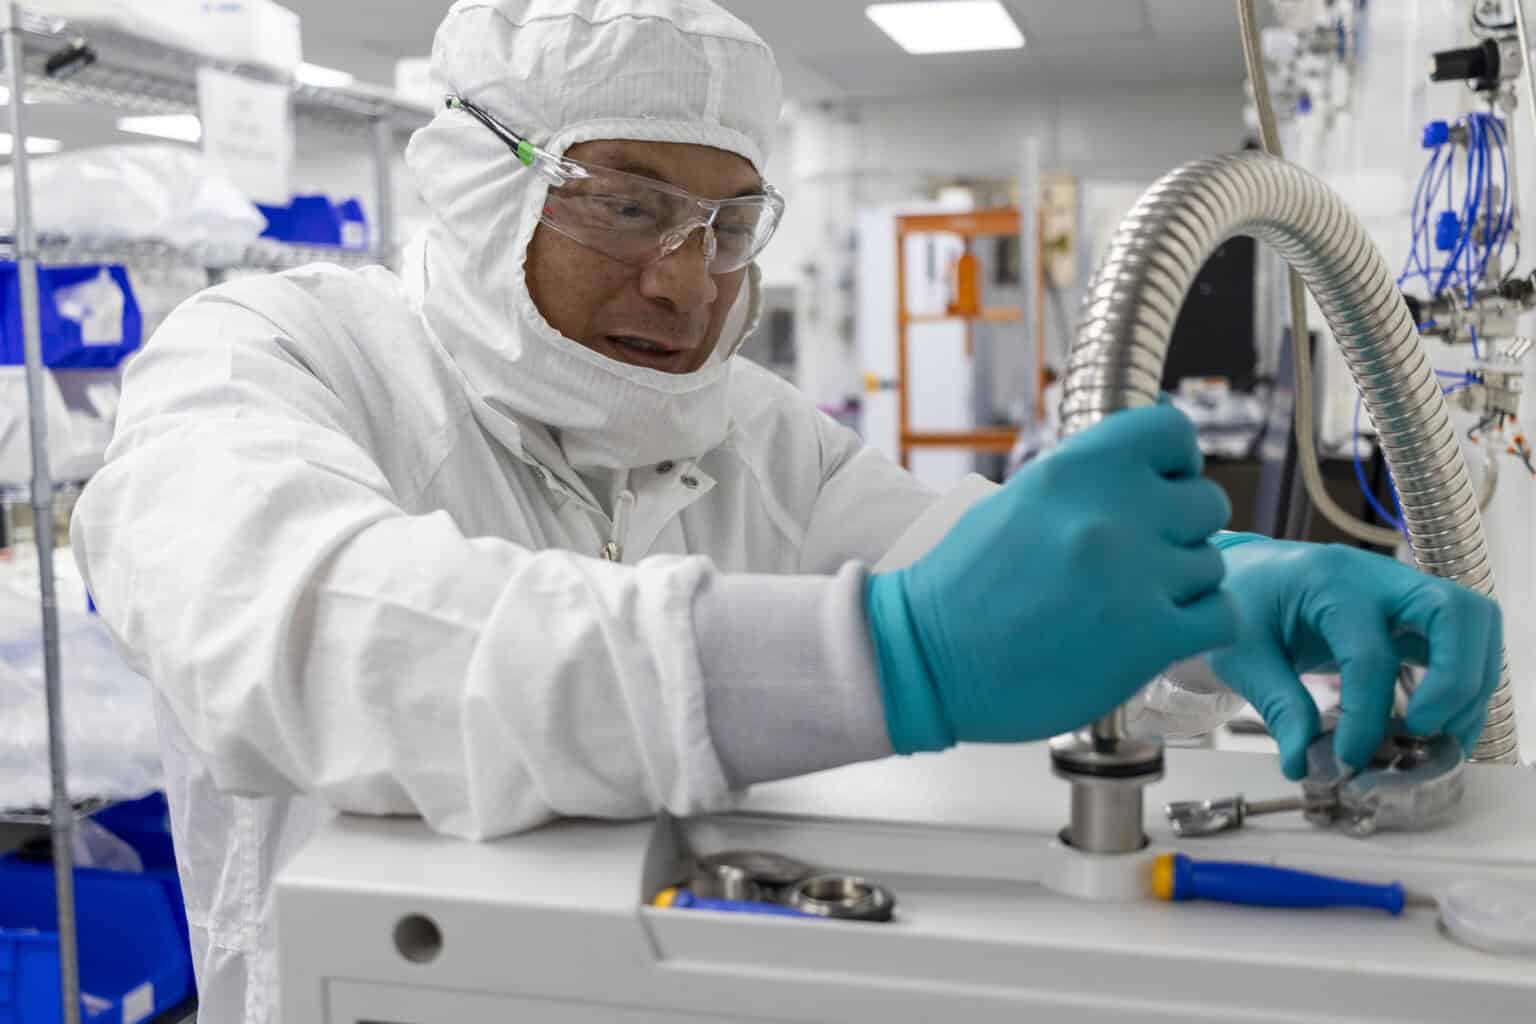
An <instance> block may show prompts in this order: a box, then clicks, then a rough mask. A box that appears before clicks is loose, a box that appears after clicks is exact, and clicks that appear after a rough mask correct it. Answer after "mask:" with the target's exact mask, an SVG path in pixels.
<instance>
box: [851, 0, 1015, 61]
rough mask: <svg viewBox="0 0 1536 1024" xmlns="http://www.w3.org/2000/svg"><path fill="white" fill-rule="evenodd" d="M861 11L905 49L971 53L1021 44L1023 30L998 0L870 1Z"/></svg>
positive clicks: (910, 50) (1010, 47) (911, 51)
mask: <svg viewBox="0 0 1536 1024" xmlns="http://www.w3.org/2000/svg"><path fill="white" fill-rule="evenodd" d="M864 13H865V14H866V15H868V17H869V20H870V21H873V22H874V23H875V24H876V25H877V26H879V27H880V30H881V31H882V32H884V33H885V34H886V35H888V36H890V37H891V38H892V39H893V40H895V41H896V45H897V46H900V47H901V48H902V49H903V50H906V51H907V52H908V53H974V52H977V51H979V50H1017V49H1020V48H1021V47H1023V45H1024V33H1023V32H1020V31H1019V26H1018V25H1016V24H1015V23H1014V20H1013V18H1011V17H1009V15H1008V11H1007V9H1005V8H1004V7H1003V5H1002V4H1001V3H999V2H998V0H929V2H924V3H894V4H871V5H869V6H868V7H866V8H864Z"/></svg>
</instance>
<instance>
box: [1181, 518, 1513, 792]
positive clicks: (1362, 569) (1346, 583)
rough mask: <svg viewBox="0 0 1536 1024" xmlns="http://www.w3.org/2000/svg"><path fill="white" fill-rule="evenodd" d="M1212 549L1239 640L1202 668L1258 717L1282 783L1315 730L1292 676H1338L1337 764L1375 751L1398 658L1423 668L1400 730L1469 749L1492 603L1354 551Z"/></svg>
mask: <svg viewBox="0 0 1536 1024" xmlns="http://www.w3.org/2000/svg"><path fill="white" fill-rule="evenodd" d="M1213 543H1214V544H1215V545H1216V546H1217V547H1218V548H1221V549H1222V558H1223V560H1224V561H1225V562H1226V566H1227V575H1226V582H1225V584H1224V589H1225V590H1227V592H1228V593H1230V594H1231V595H1232V596H1233V597H1234V598H1235V599H1236V601H1237V606H1238V616H1239V626H1238V630H1239V632H1238V641H1237V643H1236V644H1234V645H1233V646H1231V647H1228V648H1224V649H1222V650H1219V651H1214V652H1212V653H1211V654H1210V655H1209V660H1210V664H1211V668H1212V669H1213V670H1214V671H1215V672H1216V674H1217V675H1219V676H1220V677H1221V678H1222V679H1223V680H1224V681H1225V682H1226V683H1227V685H1229V686H1231V687H1232V688H1233V689H1234V690H1236V691H1237V692H1238V693H1240V694H1242V695H1243V696H1244V697H1245V698H1247V699H1248V701H1249V702H1250V703H1252V704H1253V706H1254V707H1255V708H1257V709H1258V710H1259V713H1260V714H1262V715H1263V716H1264V721H1265V722H1266V723H1267V724H1268V726H1269V730H1270V732H1271V733H1272V734H1273V735H1274V737H1275V739H1276V741H1277V742H1278V743H1279V744H1280V757H1281V767H1282V768H1283V769H1284V771H1285V774H1286V775H1287V777H1289V778H1292V779H1300V778H1301V777H1302V776H1303V775H1305V774H1306V770H1307V745H1308V744H1309V743H1311V741H1312V740H1313V739H1314V738H1315V737H1316V736H1317V733H1318V729H1319V722H1318V712H1317V706H1316V705H1315V704H1313V702H1312V698H1311V697H1310V696H1309V695H1308V694H1307V691H1306V689H1305V688H1304V687H1303V686H1302V685H1301V680H1300V679H1299V678H1297V674H1298V673H1300V672H1310V671H1315V670H1319V669H1325V668H1328V667H1337V669H1338V671H1339V673H1340V675H1341V676H1342V677H1343V689H1342V698H1341V704H1342V714H1341V716H1340V719H1339V725H1338V730H1337V732H1336V734H1335V736H1334V748H1335V750H1336V751H1337V752H1338V755H1339V757H1340V759H1342V760H1343V761H1344V762H1345V763H1347V764H1350V765H1353V766H1355V767H1364V766H1365V765H1366V764H1367V763H1368V762H1369V760H1370V757H1371V754H1372V753H1373V752H1374V751H1375V749H1376V747H1377V746H1378V745H1379V744H1380V743H1381V741H1382V739H1383V737H1384V735H1385V731H1386V726H1387V722H1388V719H1389V717H1390V715H1391V712H1392V700H1393V696H1394V692H1395V689H1396V684H1397V673H1398V668H1399V666H1400V665H1401V663H1402V662H1409V663H1411V664H1416V665H1425V666H1428V668H1429V672H1428V674H1427V675H1426V676H1425V677H1424V681H1423V682H1422V684H1420V686H1419V687H1418V689H1416V690H1415V691H1414V694H1413V698H1412V699H1411V700H1410V701H1409V704H1408V712H1407V716H1406V723H1405V724H1406V725H1407V727H1408V729H1409V730H1410V731H1412V732H1414V733H1416V734H1419V735H1423V736H1430V735H1435V734H1437V733H1449V734H1450V735H1452V736H1454V737H1456V739H1457V740H1458V741H1459V742H1460V743H1461V747H1462V749H1463V750H1464V751H1466V752H1467V753H1468V754H1470V753H1471V751H1472V748H1473V746H1474V745H1475V744H1476V742H1477V737H1478V734H1479V733H1481V732H1482V729H1483V721H1484V719H1485V718H1486V717H1487V709H1488V700H1489V698H1490V697H1491V696H1492V695H1493V690H1494V687H1495V686H1497V685H1498V681H1499V670H1500V668H1501V666H1502V663H1503V652H1504V642H1503V636H1504V633H1503V620H1502V617H1501V615H1500V612H1499V606H1498V605H1497V604H1495V603H1494V602H1493V601H1491V600H1489V599H1488V598H1486V597H1483V596H1481V595H1479V594H1475V593H1473V592H1472V591H1470V590H1468V589H1466V588H1465V587H1463V586H1461V585H1460V584H1457V583H1454V582H1452V581H1450V580H1445V579H1439V578H1437V577H1434V576H1429V575H1426V574H1424V573H1421V572H1419V571H1418V570H1416V569H1413V568H1411V567H1409V566H1406V565H1403V564H1402V563H1400V562H1396V561H1393V560H1392V559H1390V558H1385V557H1383V556H1381V555H1373V554H1370V553H1369V552H1365V551H1361V550H1359V549H1356V548H1349V547H1341V546H1337V545H1320V544H1302V543H1297V542H1294V541H1277V540H1270V539H1269V538H1267V537H1259V536H1256V535H1254V534H1241V533H1237V534H1224V535H1221V536H1218V537H1215V538H1213Z"/></svg>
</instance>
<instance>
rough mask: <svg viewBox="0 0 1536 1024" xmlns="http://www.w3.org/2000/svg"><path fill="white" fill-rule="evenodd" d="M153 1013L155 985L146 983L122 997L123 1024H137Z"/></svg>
mask: <svg viewBox="0 0 1536 1024" xmlns="http://www.w3.org/2000/svg"><path fill="white" fill-rule="evenodd" d="M154 1012H155V985H154V982H151V981H146V982H145V983H144V984H142V985H140V986H139V987H138V988H136V989H134V990H133V991H132V992H129V993H128V994H127V995H125V996H123V1024H139V1021H141V1020H148V1019H149V1018H150V1016H152V1015H153V1014H154Z"/></svg>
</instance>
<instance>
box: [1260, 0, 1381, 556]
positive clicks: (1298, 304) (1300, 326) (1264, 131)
mask: <svg viewBox="0 0 1536 1024" xmlns="http://www.w3.org/2000/svg"><path fill="white" fill-rule="evenodd" d="M1237 21H1238V27H1239V30H1240V35H1241V38H1242V42H1243V64H1244V66H1245V67H1246V68H1247V69H1248V83H1249V85H1251V86H1252V87H1253V105H1254V109H1255V110H1256V111H1257V113H1258V115H1259V138H1260V140H1261V141H1262V142H1263V145H1264V152H1266V153H1268V154H1270V155H1271V156H1279V157H1283V156H1285V153H1284V151H1283V150H1282V149H1281V148H1280V126H1279V124H1278V122H1277V121H1276V120H1275V104H1274V100H1273V98H1272V97H1271V96H1270V93H1269V76H1268V74H1266V73H1265V70H1264V54H1263V47H1262V44H1261V42H1260V37H1259V19H1258V15H1257V14H1256V13H1255V12H1254V9H1253V0H1237ZM1286 284H1287V286H1288V289H1289V292H1290V295H1289V297H1290V310H1291V371H1292V375H1293V377H1294V378H1295V391H1294V394H1295V398H1296V415H1295V416H1294V417H1293V418H1294V420H1295V424H1296V429H1295V432H1296V466H1297V468H1298V469H1299V470H1300V471H1301V482H1302V485H1303V486H1304V487H1305V488H1306V491H1307V498H1308V499H1309V500H1310V501H1311V502H1312V505H1313V507H1314V508H1316V509H1317V510H1318V512H1320V513H1322V516H1323V518H1324V519H1326V520H1328V521H1329V522H1330V523H1332V524H1333V525H1334V527H1335V528H1336V529H1338V530H1339V531H1341V532H1342V533H1343V534H1344V535H1345V536H1347V537H1353V538H1355V539H1356V540H1363V541H1365V542H1366V543H1367V544H1375V545H1376V546H1378V547H1384V548H1387V549H1388V550H1395V549H1396V548H1397V545H1398V543H1399V542H1400V541H1401V540H1402V538H1401V537H1400V536H1398V533H1397V531H1396V530H1391V529H1387V528H1386V527H1382V526H1373V525H1371V524H1370V523H1367V522H1365V521H1364V520H1362V519H1360V518H1359V517H1357V516H1352V515H1350V514H1349V513H1348V512H1346V511H1344V509H1343V508H1342V507H1341V506H1340V505H1339V503H1338V502H1336V501H1334V500H1333V495H1331V494H1329V493H1328V488H1327V486H1326V485H1325V484H1324V483H1323V471H1322V469H1321V468H1320V467H1319V466H1318V463H1317V434H1316V429H1317V422H1316V420H1317V413H1316V412H1315V411H1314V409H1313V402H1312V398H1313V394H1312V392H1313V388H1314V387H1315V386H1316V377H1315V375H1314V373H1313V370H1312V343H1311V335H1310V333H1309V332H1308V330H1307V294H1306V292H1305V291H1304V290H1303V286H1302V282H1301V277H1300V276H1299V275H1298V274H1297V273H1296V271H1295V269H1292V270H1291V271H1290V272H1289V273H1288V274H1287V275H1286Z"/></svg>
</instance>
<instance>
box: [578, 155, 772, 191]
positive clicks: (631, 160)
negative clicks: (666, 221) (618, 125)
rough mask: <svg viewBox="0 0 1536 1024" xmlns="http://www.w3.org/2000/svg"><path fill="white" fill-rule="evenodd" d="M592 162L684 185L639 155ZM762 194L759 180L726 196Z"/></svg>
mask: <svg viewBox="0 0 1536 1024" xmlns="http://www.w3.org/2000/svg"><path fill="white" fill-rule="evenodd" d="M592 162H593V163H595V164H601V165H602V166H604V167H607V168H608V169H609V170H612V171H623V172H624V173H625V174H638V175H639V176H640V177H642V178H650V179H651V180H652V181H659V182H662V183H663V184H666V185H671V186H672V187H673V188H682V187H683V186H681V185H679V184H678V183H677V182H675V181H673V180H672V179H670V178H669V177H667V175H665V174H663V173H662V172H661V171H660V170H658V169H657V168H656V167H654V166H653V165H651V164H648V163H646V162H645V161H644V160H643V159H641V158H639V157H632V156H631V157H620V158H618V159H616V160H611V161H610V160H603V159H601V158H599V159H596V160H593V161H592ZM685 191H686V190H685ZM762 194H763V185H762V182H758V183H757V184H755V185H746V186H743V187H742V188H741V189H739V190H738V191H737V192H736V193H735V194H734V195H730V196H726V198H727V199H745V198H747V197H748V196H760V195H762Z"/></svg>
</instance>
